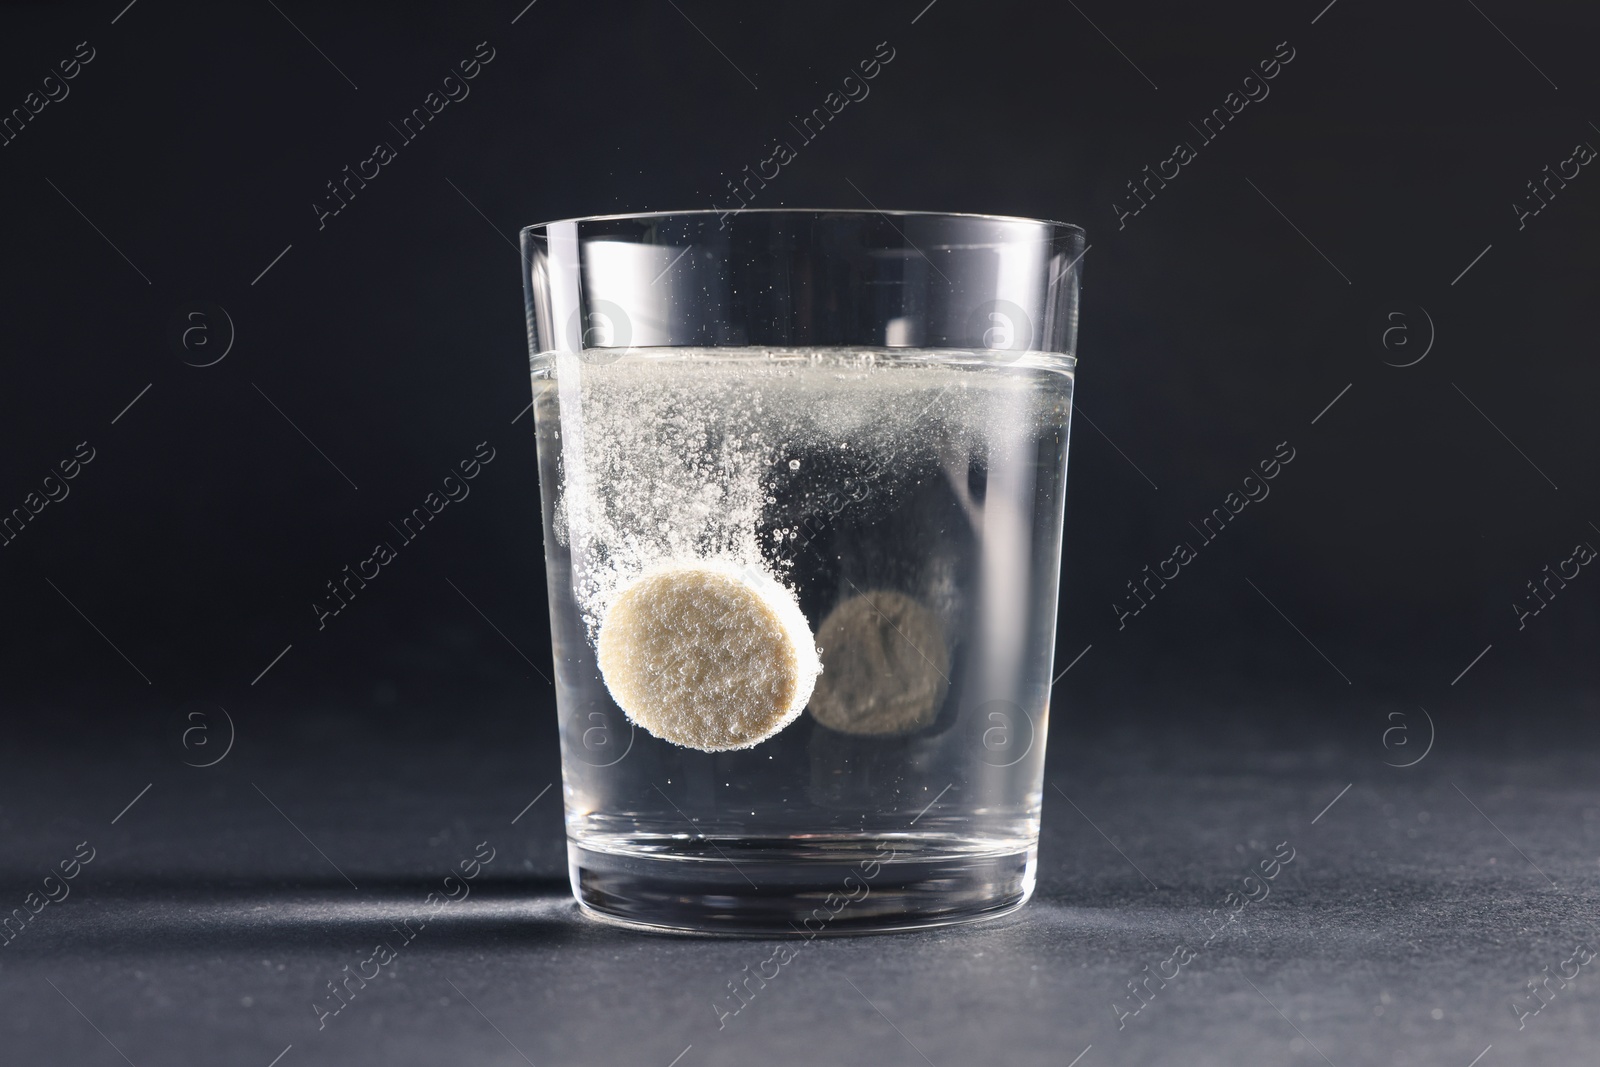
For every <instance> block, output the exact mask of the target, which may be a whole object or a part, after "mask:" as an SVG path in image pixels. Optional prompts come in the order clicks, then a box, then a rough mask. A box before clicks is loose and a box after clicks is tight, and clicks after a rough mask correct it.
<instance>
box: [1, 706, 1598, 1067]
mask: <svg viewBox="0 0 1600 1067" xmlns="http://www.w3.org/2000/svg"><path fill="white" fill-rule="evenodd" d="M472 721H473V720H472V717H471V716H469V715H458V716H457V718H456V719H455V720H454V721H453V722H452V724H451V728H450V729H444V728H443V727H441V726H434V727H430V726H428V725H427V724H426V720H421V721H419V720H417V719H408V720H404V721H397V722H396V723H395V724H394V725H393V726H392V728H388V729H377V730H374V729H372V728H370V727H365V728H363V727H359V726H353V725H351V724H350V723H349V722H348V721H345V720H340V719H338V718H337V717H330V718H328V719H326V720H319V719H317V718H316V717H315V716H313V717H310V718H302V719H301V720H298V722H299V725H297V726H294V727H293V728H287V727H285V728H280V729H279V730H278V732H277V734H276V736H271V739H270V740H266V741H250V740H248V739H245V738H244V733H245V731H241V738H242V739H241V740H240V742H239V744H238V746H237V748H236V750H235V751H233V752H231V753H230V755H229V758H227V759H226V760H224V761H223V762H221V763H219V764H217V765H216V766H214V767H210V768H193V767H185V766H183V765H182V764H183V759H184V758H189V759H191V760H192V759H193V757H192V756H190V755H189V754H187V753H183V752H179V751H177V750H176V749H175V748H173V747H172V746H170V745H168V744H166V742H167V741H170V738H163V739H162V743H161V744H158V743H156V742H154V741H151V742H149V743H144V742H141V741H140V740H138V739H137V738H134V739H132V740H123V741H116V742H113V741H110V740H107V739H105V738H85V739H84V743H83V744H81V745H79V746H76V747H63V746H62V745H61V744H60V743H59V739H56V740H55V741H52V742H50V743H44V742H40V743H37V744H35V743H27V744H21V745H13V746H12V747H10V748H9V749H8V750H7V751H6V753H5V755H4V774H3V782H0V789H3V800H0V842H3V849H0V893H3V894H4V896H3V897H0V903H3V905H4V909H5V910H6V912H7V913H10V912H11V910H12V909H15V908H23V909H24V911H29V910H31V909H29V908H28V907H27V906H26V904H25V901H27V900H28V894H29V893H31V892H35V891H41V890H42V889H43V888H44V887H45V883H44V877H45V875H46V874H48V873H49V872H50V871H51V870H52V869H54V868H56V867H57V866H58V865H59V864H60V862H61V861H63V860H67V861H69V867H70V865H71V864H70V861H71V859H72V857H73V856H74V854H75V853H80V854H87V851H86V850H85V849H82V848H80V843H84V842H86V843H87V846H88V848H89V849H92V850H93V858H92V860H90V861H89V862H87V863H85V864H82V865H81V867H79V868H78V869H77V872H76V875H77V876H76V877H75V878H74V879H72V880H71V881H70V882H66V883H64V884H65V885H66V887H67V890H68V893H69V895H68V896H66V898H65V899H63V900H61V901H60V902H59V903H51V904H47V905H46V906H44V907H43V909H42V910H40V911H39V912H38V913H37V914H33V915H32V916H31V918H30V919H29V921H28V922H27V924H26V926H25V928H24V929H23V932H22V933H20V934H15V933H14V934H13V935H12V939H11V940H10V941H8V942H7V943H5V945H4V946H3V947H0V1061H3V1062H4V1063H7V1064H10V1063H18V1064H22V1063H26V1064H72V1065H89V1067H93V1065H100V1064H104V1065H107V1067H110V1065H115V1064H120V1063H123V1062H127V1063H131V1064H136V1065H138V1067H146V1065H156V1064H220V1063H228V1064H245V1065H254V1067H268V1065H270V1064H276V1065H278V1067H300V1065H303V1064H335V1063H338V1064H351V1063H385V1064H455V1063H470V1064H524V1063H532V1064H537V1065H539V1067H544V1065H546V1064H571V1065H579V1064H596V1065H622V1064H640V1065H645V1067H669V1065H671V1064H676V1065H678V1067H696V1065H700V1064H735V1063H740V1064H747V1063H761V1064H788V1063H860V1064H908V1065H909V1064H923V1063H931V1064H935V1065H938V1067H949V1065H953V1064H968V1063H985V1064H987V1063H1003V1064H1019V1065H1020V1064H1049V1065H1057V1067H1067V1065H1069V1064H1079V1065H1080V1067H1097V1065H1100V1064H1108V1063H1129V1064H1154V1063H1174V1062H1177V1063H1185V1064H1213V1063H1214V1064H1237V1063H1282V1064H1298V1063H1308V1064H1309V1063H1324V1062H1326V1063H1331V1064H1335V1065H1337V1067H1351V1065H1358V1064H1398V1065H1409V1064H1418V1065H1422V1064H1427V1065H1434V1064H1437V1065H1441V1067H1469V1065H1471V1064H1479V1065H1480V1067H1498V1065H1500V1064H1507V1063H1517V1064H1557V1063H1560V1064H1570V1063H1576V1062H1594V1061H1595V1059H1596V1058H1597V1057H1600V997H1597V989H1600V978H1596V977H1595V974H1594V972H1595V971H1596V970H1600V961H1595V962H1592V963H1586V964H1580V963H1574V962H1571V961H1572V960H1574V958H1575V953H1579V954H1581V952H1582V951H1584V950H1580V949H1579V948H1578V947H1577V946H1579V945H1581V944H1585V943H1589V944H1592V943H1593V935H1592V933H1591V931H1590V924H1591V921H1592V920H1593V919H1594V918H1595V915H1596V910H1595V906H1594V902H1595V899H1596V896H1597V881H1600V868H1597V863H1600V784H1597V782H1600V779H1597V776H1596V774H1595V770H1596V766H1597V759H1596V756H1595V754H1594V753H1593V752H1592V751H1589V750H1587V749H1582V748H1573V747H1570V746H1568V747H1562V746H1559V745H1556V744H1551V745H1549V746H1547V747H1544V748H1534V749H1532V750H1530V751H1517V752H1508V751H1505V750H1504V749H1503V748H1498V749H1497V747H1496V746H1493V745H1489V746H1480V747H1479V748H1478V749H1476V750H1471V749H1468V750H1460V751H1447V750H1446V748H1445V746H1442V745H1441V746H1440V747H1439V749H1438V750H1436V751H1434V752H1432V753H1430V755H1429V757H1428V758H1426V759H1424V760H1423V761H1422V762H1421V763H1419V764H1418V765H1416V766H1414V767H1409V768H1395V767H1389V766H1385V765H1384V760H1385V759H1386V758H1388V759H1392V758H1393V757H1392V756H1388V755H1387V754H1385V753H1384V752H1382V751H1381V750H1379V749H1377V748H1376V747H1375V746H1372V745H1367V746H1365V747H1362V746H1359V745H1357V744H1355V743H1354V742H1351V743H1345V742H1342V741H1338V740H1329V739H1326V738H1324V739H1321V740H1318V741H1316V742H1315V743H1313V744H1311V745H1309V746H1298V747H1297V746H1285V745H1283V744H1280V743H1278V742H1277V741H1273V740H1263V739H1262V738H1260V737H1255V738H1253V739H1252V738H1247V737H1243V736H1242V735H1240V734H1236V733H1232V732H1230V731H1228V730H1220V729H1219V730H1217V731H1216V732H1214V733H1213V734H1212V735H1210V740H1209V741H1206V740H1204V738H1205V737H1206V735H1205V734H1203V733H1202V732H1200V731H1198V730H1195V731H1187V732H1184V733H1183V734H1181V735H1180V734H1177V733H1159V734H1141V733H1137V732H1135V733H1132V734H1124V735H1117V734H1115V733H1114V732H1113V733H1108V734H1103V735H1098V736H1094V737H1091V736H1089V735H1087V734H1078V733H1075V732H1074V731H1073V729H1072V728H1071V727H1070V726H1062V727H1060V728H1058V729H1057V731H1056V734H1055V736H1053V737H1052V739H1051V754H1050V765H1049V770H1048V784H1047V787H1046V791H1045V792H1046V796H1045V811H1044V835H1043V839H1042V842H1041V847H1040V865H1039V882H1038V892H1037V894H1036V896H1035V897H1034V899H1033V901H1032V902H1031V903H1030V904H1028V905H1027V906H1026V907H1025V908H1023V909H1022V910H1021V911H1019V912H1017V913H1014V914H1012V915H1010V916H1007V917H1003V918H1000V919H996V920H993V921H990V922H987V923H981V924H975V925H970V926H962V927H950V928H944V929H935V930H929V931H925V932H919V933H911V934H897V935H889V936H875V937H858V938H834V939H826V938H825V939H818V940H816V941H814V942H810V943H806V944H805V945H804V948H803V950H802V951H800V952H799V953H798V954H797V955H796V956H795V958H794V959H793V960H792V961H791V962H789V963H788V965H787V966H784V967H783V968H781V970H780V971H779V973H778V975H777V977H775V978H773V979H772V980H771V981H769V982H767V983H766V985H765V986H764V987H759V988H757V990H756V993H755V995H754V996H753V997H752V998H751V999H750V1000H749V1002H748V1004H746V1005H745V1006H744V1008H743V1009H742V1010H741V1011H740V1012H739V1013H738V1014H737V1015H734V1016H731V1017H728V1018H726V1019H722V1020H719V1017H718V1011H717V1008H716V1007H714V1005H715V1004H717V1003H718V1002H721V1003H723V1004H726V1003H727V1001H726V996H727V983H728V982H729V981H730V980H731V979H735V978H739V977H742V976H743V975H744V974H745V973H746V971H745V970H744V969H745V968H746V967H749V968H750V969H752V970H754V969H756V968H757V967H758V965H759V964H760V963H761V961H762V960H765V959H766V958H767V957H768V956H770V955H771V954H772V948H773V946H772V945H771V944H769V943H766V942H762V941H758V940H734V939H709V938H687V937H675V936H666V935H651V934H641V933H637V932H633V931H629V930H625V929H619V928H614V927H610V926H606V925H602V924H598V923H595V922H593V921H590V920H588V919H586V918H584V917H583V916H581V915H580V914H579V913H578V911H577V909H576V906H575V905H574V904H573V902H572V899H571V896H570V893H569V891H568V888H567V885H566V877H565V859H564V847H563V839H562V830H561V818H560V804H561V796H560V787H559V772H558V768H557V766H556V762H555V757H554V755H553V753H552V752H551V751H550V750H549V748H548V744H547V742H546V744H545V745H544V746H539V745H533V744H529V743H527V742H528V737H529V736H531V734H529V733H526V732H518V731H515V730H513V731H510V732H509V733H504V732H501V733H495V732H492V731H491V732H490V733H489V734H488V735H487V736H486V735H485V733H483V732H479V731H473V730H470V729H466V730H463V729H461V728H460V727H461V726H462V725H463V724H466V725H470V724H471V722H472ZM485 721H493V720H492V718H491V719H486V720H485ZM254 726H255V728H256V729H257V730H258V732H259V730H260V723H257V724H254ZM266 732H267V733H268V734H269V735H271V734H272V731H271V730H270V729H269V730H267V731H266ZM212 751H215V749H213V750H212ZM1412 751H1416V749H1415V748H1413V750H1412ZM551 783H555V784H554V785H551ZM147 785H148V787H149V788H148V789H146V786H147ZM547 785H551V788H549V789H548V791H544V790H545V787H546V786H547ZM536 797H537V802H536V803H533V804H532V806H531V807H529V806H528V805H529V802H530V801H531V800H534V799H535V798H536ZM1069 797H1070V801H1069V799H1068V798H1069ZM130 801H132V802H133V803H132V805H131V807H130V806H127V805H129V803H130ZM480 842H488V843H489V847H490V848H492V849H493V850H494V858H493V860H492V861H491V862H490V863H489V864H488V865H487V866H486V867H484V868H483V870H482V873H481V874H480V875H479V877H478V878H477V879H476V880H475V882H474V883H473V886H472V892H471V895H470V896H469V897H468V898H467V899H465V900H462V901H460V902H457V903H452V904H449V905H447V906H438V907H434V908H430V907H429V906H428V905H427V904H426V900H427V897H428V894H429V893H430V892H434V891H438V890H440V888H441V886H442V884H443V880H444V878H445V876H446V874H448V873H449V871H450V870H452V869H454V868H455V867H456V866H457V864H458V861H459V860H460V859H463V858H468V857H471V856H473V854H474V852H475V851H479V850H478V849H477V846H478V845H479V843H480ZM1285 842H1287V848H1289V849H1292V850H1293V856H1294V858H1293V860H1292V861H1291V862H1289V863H1287V864H1285V865H1284V866H1283V867H1282V868H1281V871H1279V872H1278V873H1277V876H1276V877H1275V878H1274V879H1273V880H1272V881H1271V882H1270V883H1268V895H1267V896H1266V897H1265V898H1264V899H1260V900H1258V901H1255V902H1252V903H1249V904H1245V905H1243V906H1242V908H1239V910H1238V914H1237V916H1236V917H1235V918H1234V921H1233V922H1232V923H1231V924H1229V925H1227V926H1225V927H1222V928H1221V929H1220V932H1215V931H1216V929H1217V925H1218V922H1219V919H1218V918H1217V916H1219V915H1226V914H1228V913H1230V912H1232V911H1234V910H1236V908H1238V905H1237V904H1236V903H1235V902H1236V901H1237V899H1238V898H1233V899H1231V900H1230V898H1229V896H1228V894H1229V893H1230V892H1234V891H1241V887H1242V886H1243V885H1244V883H1243V879H1244V877H1245V876H1246V875H1248V874H1250V873H1251V870H1252V869H1253V868H1256V867H1257V865H1258V864H1259V863H1260V861H1261V860H1262V859H1265V858H1268V857H1271V856H1272V855H1273V853H1274V851H1275V850H1277V851H1278V854H1279V855H1283V854H1285V853H1286V849H1285V848H1283V847H1282V846H1283V843H1285ZM1269 867H1270V864H1269ZM62 884H63V883H60V882H55V883H51V884H50V889H51V892H52V893H53V894H55V895H59V894H60V893H61V891H62V889H61V886H62ZM1251 890H1252V895H1257V896H1259V894H1260V892H1261V890H1260V889H1259V887H1257V886H1256V884H1255V883H1251ZM33 899H34V900H35V901H37V899H38V898H33ZM1208 920H1210V923H1211V926H1210V927H1209V929H1211V930H1212V931H1213V932H1212V933H1208V926H1207V921H1208ZM405 921H409V922H410V924H411V926H410V928H411V930H412V939H411V940H409V941H407V940H405V939H404V938H403V937H401V936H400V935H399V933H398V932H397V930H398V928H397V926H396V924H399V923H402V922H405ZM424 921H425V922H426V925H425V926H420V925H419V924H421V923H422V922H424ZM380 941H387V942H388V943H390V944H391V946H398V947H397V948H395V950H394V956H393V959H391V960H389V961H388V962H387V963H386V964H384V965H381V966H378V968H377V969H378V971H379V974H378V976H377V977H375V978H373V979H372V981H371V982H369V983H367V984H366V985H365V987H364V988H363V987H355V988H357V992H356V993H355V994H354V995H353V996H351V997H350V998H349V1001H348V1003H347V1004H346V1005H345V1006H344V1007H343V1008H342V1009H341V1010H340V1011H339V1012H338V1013H337V1014H330V1015H327V1016H321V1015H320V1013H319V1011H318V1009H317V1008H316V1007H315V1006H314V1005H316V1004H319V1003H321V1004H324V1005H332V1004H334V1003H336V1002H335V1001H333V1000H332V999H331V998H330V995H329V993H328V990H327V983H328V982H329V981H330V980H335V979H338V978H341V977H342V976H343V975H344V974H345V973H346V972H345V971H344V968H345V967H346V966H348V967H350V968H351V969H352V970H359V969H363V967H365V968H366V969H367V971H368V973H371V968H372V966H373V965H372V964H364V961H365V960H367V959H368V958H370V957H372V955H373V950H374V947H375V945H376V944H377V943H378V942H380ZM1180 950H1182V951H1180ZM1175 953H1177V955H1176V957H1175ZM1174 959H1177V960H1185V961H1186V962H1184V963H1183V964H1182V965H1181V966H1180V965H1179V964H1177V963H1175V962H1168V961H1172V960H1174ZM1147 968H1148V970H1147ZM1174 970H1176V972H1177V974H1176V977H1172V978H1171V979H1170V980H1167V981H1165V982H1162V981H1161V980H1160V979H1151V980H1150V981H1149V982H1148V983H1147V984H1146V985H1145V986H1143V987H1142V988H1143V990H1144V996H1143V998H1141V999H1140V1000H1135V999H1134V994H1133V993H1132V992H1131V991H1130V988H1129V984H1130V983H1131V982H1134V981H1135V980H1141V979H1144V978H1146V976H1147V975H1150V974H1155V973H1158V972H1159V973H1164V974H1167V975H1171V974H1172V973H1173V971H1174ZM1574 971H1575V972H1576V975H1575V976H1574V977H1569V978H1562V977H1560V975H1561V973H1562V972H1566V973H1567V974H1568V975H1572V974H1573V972H1574ZM1547 975H1551V976H1554V977H1550V978H1549V979H1548V981H1546V976H1547ZM1534 979H1538V980H1539V981H1541V982H1544V983H1545V984H1543V985H1541V986H1540V989H1541V994H1542V995H1540V996H1539V997H1538V998H1535V997H1534V995H1533V994H1531V993H1529V991H1528V987H1527V983H1528V982H1529V981H1530V980H1534ZM1518 1004H1520V1005H1522V1007H1521V1008H1520V1009H1518V1008H1516V1007H1514V1005H1518ZM1140 1005H1142V1006H1141V1007H1140V1010H1139V1011H1138V1012H1137V1013H1136V1014H1135V1013H1133V1012H1132V1009H1133V1008H1134V1007H1135V1006H1140ZM1534 1007H1537V1008H1538V1010H1537V1011H1534V1010H1533V1008H1534ZM324 1010H326V1009H324Z"/></svg>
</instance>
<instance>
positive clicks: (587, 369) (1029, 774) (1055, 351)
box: [522, 209, 1085, 937]
mask: <svg viewBox="0 0 1600 1067" xmlns="http://www.w3.org/2000/svg"><path fill="white" fill-rule="evenodd" d="M1084 250H1085V245H1084V236H1083V231H1081V230H1080V229H1078V228H1077V227H1075V226H1070V225H1066V224H1063V223H1058V222H1049V221H1041V220H1035V219H1025V218H1010V217H1001V216H990V215H964V214H936V213H930V212H915V211H886V212H885V211H824V210H790V209H773V210H745V211H738V212H718V211H685V212H673V213H666V214H640V215H612V216H605V217H594V218H580V219H567V220H563V221H559V222H549V223H544V224H541V225H536V226H530V227H528V228H526V229H525V230H523V231H522V251H523V270H524V281H525V283H526V300H527V317H528V336H529V343H530V350H531V352H532V359H531V369H532V382H533V412H534V420H535V424H536V427H537V434H538V454H539V486H540V491H541V496H542V501H543V525H544V546H545V561H546V567H547V574H548V582H549V596H550V621H551V633H552V640H553V645H554V663H555V687H556V706H557V709H558V716H559V720H560V733H561V752H562V783H563V789H564V795H565V802H566V827H567V841H568V856H569V863H570V872H571V878H572V887H573V892H574V894H575V895H576V897H577V899H578V902H579V904H580V905H581V906H582V907H583V909H584V910H585V911H586V912H587V913H588V914H590V915H592V916H594V917H596V918H601V919H607V920H611V921H617V922H622V923H625V924H628V925H633V926H641V927H649V928H657V929H673V930H685V931H698V932H728V933H740V934H796V935H799V936H806V937H814V936H817V935H819V934H838V933H852V932H864V931H883V930H897V929H909V928H917V927H924V926H932V925H937V924H943V923H953V922H964V921H970V920H974V919H980V918H984V917H988V916H993V915H998V914H1001V913H1004V912H1006V911H1009V910H1011V909H1014V908H1017V907H1020V906H1021V905H1022V904H1023V903H1024V902H1025V901H1026V900H1027V898H1028V897H1029V895H1030V894H1031V893H1032V891H1033V886H1034V877H1035V868H1036V851H1037V845H1038V837H1039V810H1040V803H1041V791H1042V784H1043V770H1044V755H1045V735H1046V730H1047V727H1048V722H1049V694H1050V681H1051V666H1052V661H1053V656H1054V646H1055V622H1056V598H1057V586H1058V577H1059V565H1060V556H1061V526H1062V507H1063V499H1064V493H1065V485H1066V459H1067V434H1068V426H1069V420H1070V414H1071V399H1072V386H1073V379H1074V369H1075V366H1076V358H1075V355H1074V349H1075V344H1076V334H1077V322H1078V293H1079V274H1080V271H1081V269H1082V265H1081V262H1080V260H1081V258H1082V256H1083V253H1084ZM608 642H609V644H608ZM608 648H609V649H610V651H609V652H608V651H607V649H608ZM608 657H609V658H608Z"/></svg>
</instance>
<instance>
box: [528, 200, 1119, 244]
mask: <svg viewBox="0 0 1600 1067" xmlns="http://www.w3.org/2000/svg"><path fill="white" fill-rule="evenodd" d="M692 215H723V216H725V215H856V216H865V215H881V216H884V217H886V218H887V217H895V218H913V217H915V218H940V219H985V220H987V221H990V222H1024V223H1028V224H1029V225H1033V226H1053V227H1057V228H1059V229H1063V230H1071V231H1073V232H1074V233H1077V234H1078V235H1079V236H1081V237H1087V236H1088V235H1087V234H1086V233H1085V232H1084V229H1083V227H1082V226H1079V225H1077V224H1076V223H1072V222H1062V221H1060V220H1059V219H1041V218H1033V217H1031V216H1028V215H991V214H986V213H984V212H981V211H915V210H888V211H884V210H880V209H878V208H862V207H854V208H852V207H838V208H833V207H750V208H734V209H732V210H730V211H723V210H721V209H720V208H714V207H713V208H685V209H683V210H682V211H624V212H618V213H615V214H610V215H573V216H570V217H568V218H563V219H550V220H548V221H546V222H535V223H532V224H531V225H528V226H524V227H522V228H521V229H520V230H519V231H517V235H518V236H519V237H522V236H526V235H527V234H529V233H531V232H532V231H534V230H544V229H548V228H549V227H551V226H558V225H560V224H562V223H565V222H619V221H627V220H644V219H669V218H679V217H683V216H692Z"/></svg>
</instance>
